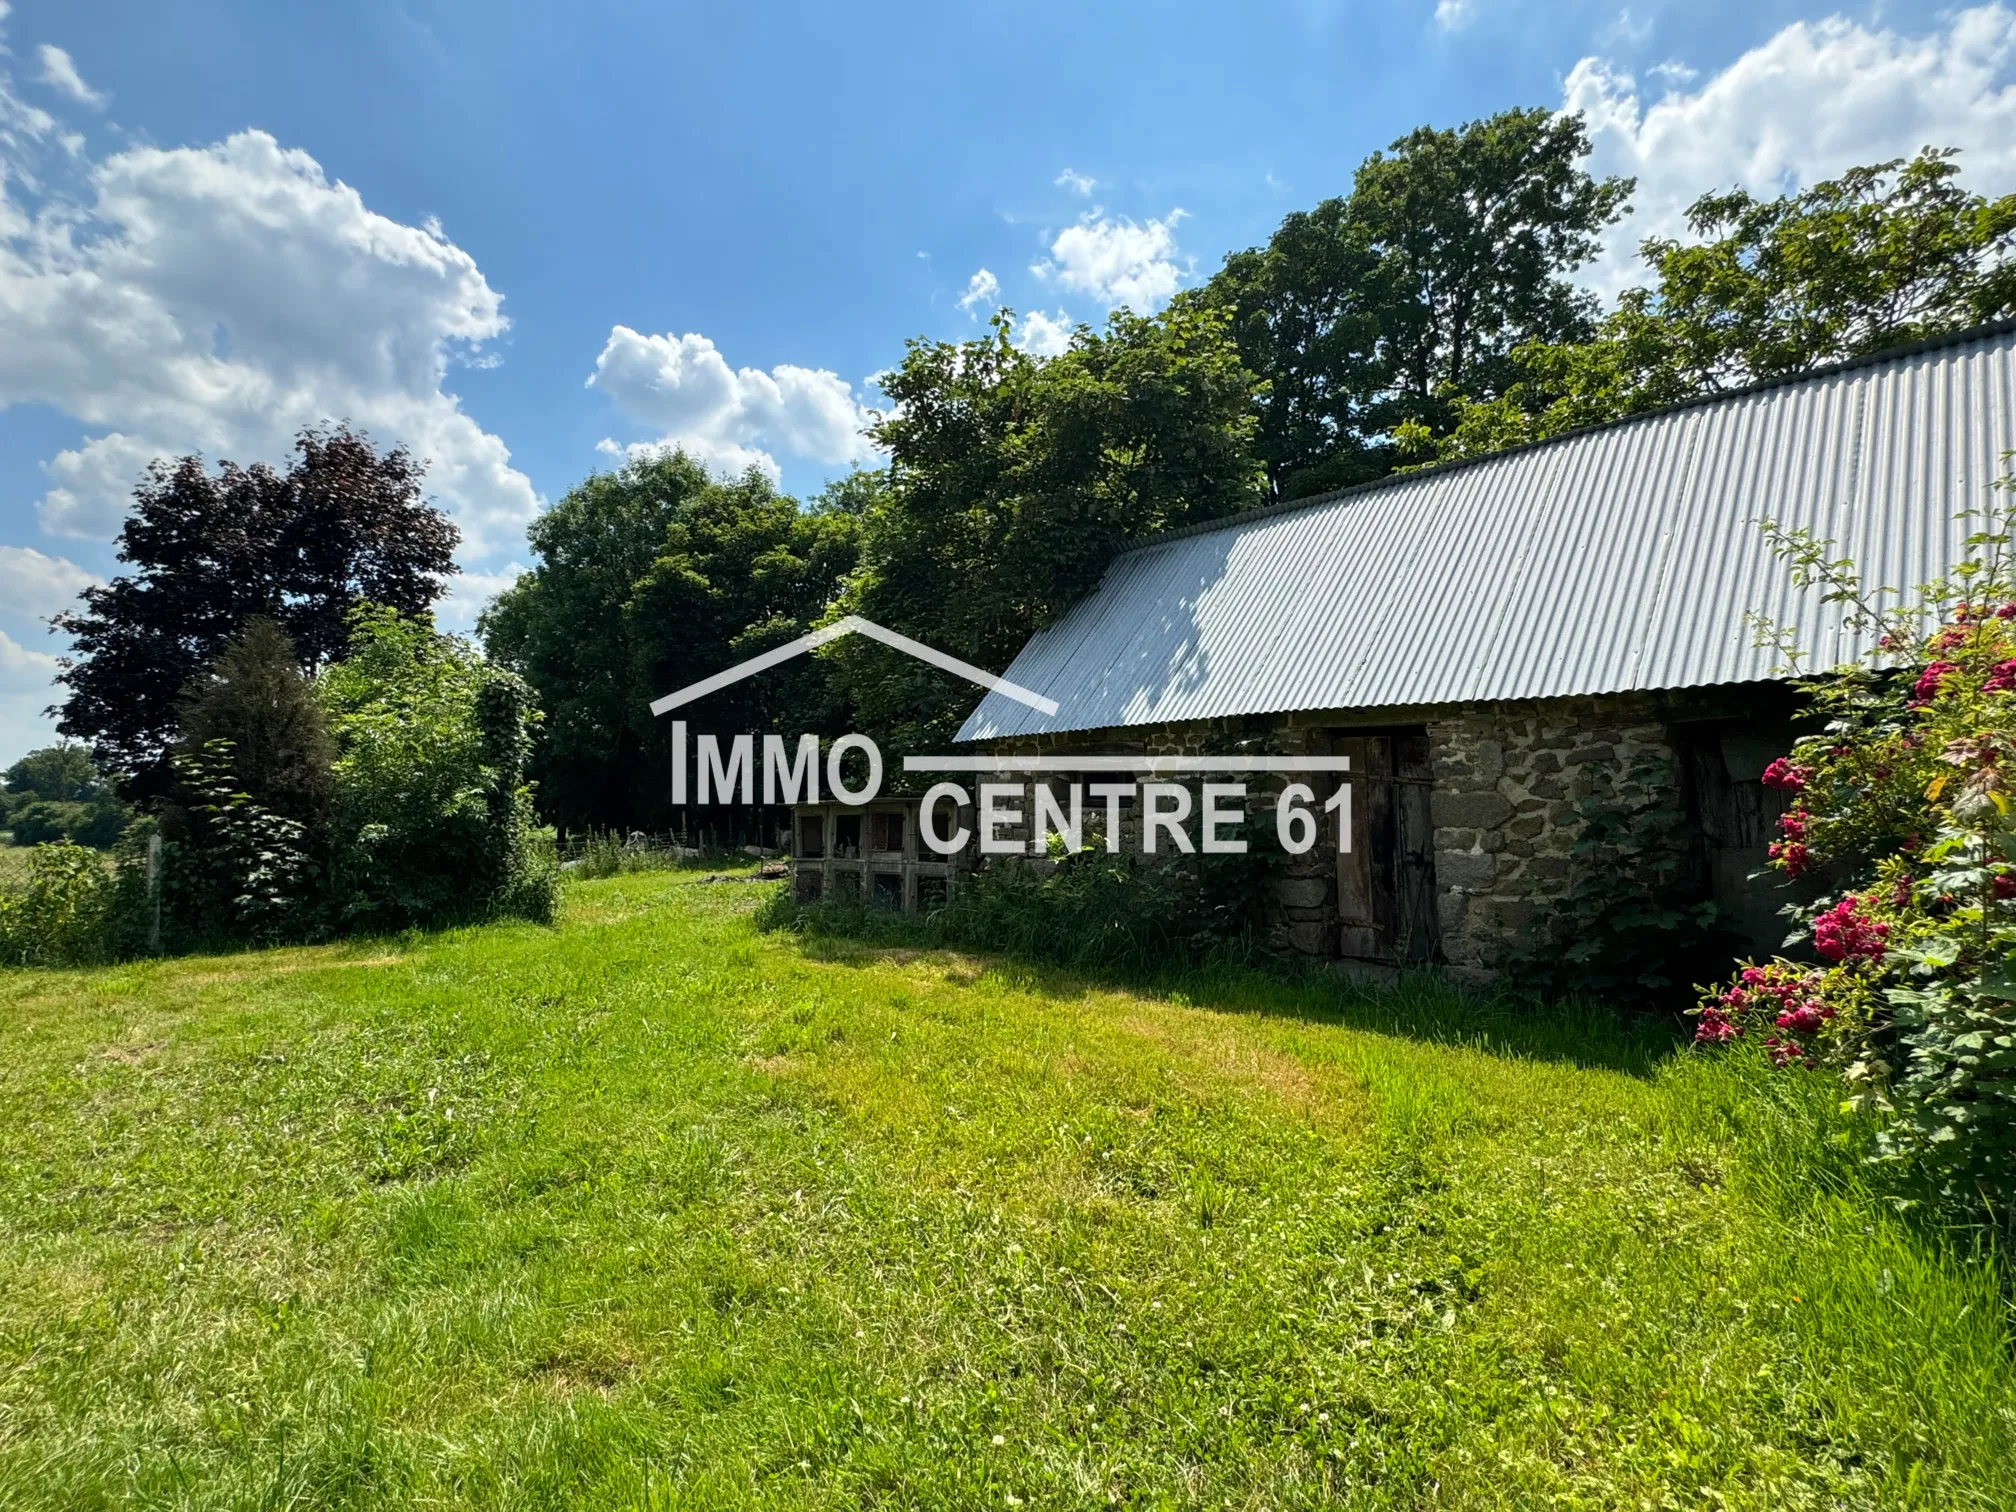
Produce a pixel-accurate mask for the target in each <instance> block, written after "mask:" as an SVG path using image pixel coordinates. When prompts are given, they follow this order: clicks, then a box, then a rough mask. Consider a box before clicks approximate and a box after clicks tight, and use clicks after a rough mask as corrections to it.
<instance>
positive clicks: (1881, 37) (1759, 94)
mask: <svg viewBox="0 0 2016 1512" xmlns="http://www.w3.org/2000/svg"><path fill="white" fill-rule="evenodd" d="M2012 61H2016V12H2012V11H2011V10H2010V9H2008V8H2007V7H2005V6H2003V5H2000V4H1996V5H1987V6H1980V7H1977V8H1975V9H1972V10H1964V11H1958V12H1950V13H1948V14H1947V15H1946V16H1944V17H1943V18H1942V19H1941V20H1940V21H1939V23H1938V24H1937V25H1936V26H1935V28H1934V29H1933V30H1931V31H1930V32H1929V33H1928V34H1926V35H1923V36H1917V37H1912V36H1905V35H1902V34H1900V33H1898V32H1896V31H1892V30H1889V29H1887V28H1871V27H1867V26H1864V25H1862V24H1861V23H1859V22H1855V21H1851V20H1848V19H1846V18H1845V17H1841V16H1831V17H1828V18H1826V19H1825V20H1820V21H1800V22H1795V23H1794V24H1792V25H1790V26H1788V27H1786V28H1785V29H1784V30H1783V31H1781V32H1779V33H1778V34H1777V35H1776V36H1774V37H1772V38H1771V39H1770V40H1768V41H1766V42H1764V43H1763V44H1761V45H1760V46H1757V47H1754V48H1752V49H1751V50H1750V51H1749V52H1746V53H1744V54H1743V55H1742V56H1741V57H1740V58H1738V59H1737V60H1736V61H1735V62H1733V63H1731V64H1730V65H1729V66H1728V67H1727V68H1725V69H1723V70H1721V71H1720V72H1719V73H1716V74H1714V75H1712V76H1710V77H1708V78H1707V79H1706V80H1705V81H1704V82H1703V83H1701V84H1700V86H1699V87H1698V88H1694V89H1691V90H1689V89H1687V88H1685V86H1686V85H1687V84H1689V83H1690V82H1691V81H1692V76H1691V75H1690V74H1688V73H1687V72H1686V71H1685V70H1684V69H1682V68H1680V67H1679V66H1678V65H1674V64H1663V65H1661V66H1660V67H1659V68H1657V69H1654V70H1653V74H1654V75H1655V77H1657V78H1659V79H1660V80H1661V82H1662V83H1665V84H1666V85H1667V86H1668V88H1667V91H1666V93H1664V94H1663V96H1662V97H1661V98H1659V99H1657V100H1656V101H1652V102H1650V103H1648V102H1647V101H1645V100H1644V99H1642V98H1641V97H1640V94H1639V91H1638V87H1637V84H1636V81H1635V80H1634V79H1633V77H1632V76H1631V75H1630V74H1629V73H1628V72H1625V71H1623V70H1621V69H1619V68H1617V67H1616V66H1614V65H1613V64H1610V63H1608V62H1605V61H1603V60H1601V59H1599V58H1594V57H1590V58H1584V59H1582V61H1581V62H1579V63H1577V64H1576V65H1575V67H1574V69H1573V71H1572V72H1571V73H1570V74H1569V75H1568V79H1567V83H1566V86H1565V89H1564V99H1563V101H1562V105H1563V108H1564V109H1566V110H1574V111H1581V112H1583V113H1584V115H1585V116H1586V118H1587V120H1588V123H1589V133H1590V143H1591V153H1590V162H1589V166H1590V168H1591V170H1592V171H1594V172H1596V173H1599V174H1601V173H1624V174H1631V175H1634V176H1635V177H1636V178H1637V180H1638V192H1637V193H1636V194H1635V195H1634V196H1633V204H1634V206H1635V213H1634V214H1632V215H1631V216H1629V217H1628V218H1627V219H1626V220H1625V221H1624V223H1623V224H1622V225H1621V226H1619V227H1616V228H1613V230H1612V233H1611V235H1610V238H1609V241H1608V243H1607V245H1606V247H1605V249H1604V254H1603V256H1602V258H1601V259H1600V260H1599V261H1598V262H1597V263H1596V264H1595V265H1593V267H1592V268H1590V269H1588V270H1585V273H1584V275H1583V276H1584V278H1585V280H1586V281H1587V282H1588V283H1589V284H1590V285H1591V286H1592V287H1594V288H1595V289H1596V290H1597V291H1598V292H1599V293H1602V294H1604V295H1606V296H1607V295H1614V294H1616V293H1617V292H1618V291H1619V290H1620V289H1622V288H1625V287H1627V286H1629V285H1630V284H1632V283H1634V282H1638V281H1641V280H1642V278H1643V273H1642V269H1641V265H1640V263H1639V261H1638V256H1637V247H1638V242H1639V241H1640V240H1641V239H1642V238H1644V237H1646V236H1651V235H1660V236H1671V235H1678V234H1682V233H1683V232H1684V230H1685V224H1686V222H1685V212H1686V208H1687V206H1688V205H1689V204H1691V203H1692V202H1693V201H1694V200H1695V199H1696V198H1698V197H1699V196H1700V195H1702V194H1704V193H1707V192H1708V191H1710V190H1716V189H1727V188H1729V187H1731V186H1741V187H1742V188H1745V189H1748V190H1749V191H1751V192H1752V193H1754V194H1759V195H1776V194H1780V193H1783V192H1785V191H1787V190H1789V189H1793V188H1797V187H1799V186H1801V185H1808V184H1812V183H1815V182H1817V181H1819V180H1821V179H1825V178H1827V177H1829V176H1831V175H1833V174H1836V173H1839V172H1840V171H1841V170H1842V169H1844V168H1848V167H1851V166H1853V165H1855V164H1858V163H1873V162H1881V161H1884V160H1886V159H1888V158H1893V157H1907V156H1909V155H1911V154H1912V153H1914V152H1916V151H1917V150H1918V149H1919V148H1920V147H1922V146H1925V145H1926V144H1928V143H1930V144H1933V145H1937V146H1954V147H1959V148H1961V149H1962V152H1961V157H1960V164H1961V167H1962V169H1963V171H1964V173H1965V176H1966V178H1967V179H1968V180H1969V181H1971V182H1973V183H1976V184H1980V185H2006V184H2007V183H2008V182H2009V180H2010V178H2011V177H2012V176H2016V85H2012V82H2011V64H2012Z"/></svg>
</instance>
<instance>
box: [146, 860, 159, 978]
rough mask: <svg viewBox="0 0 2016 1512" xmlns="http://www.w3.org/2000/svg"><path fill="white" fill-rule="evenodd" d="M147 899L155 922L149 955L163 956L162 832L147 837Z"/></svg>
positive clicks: (150, 933)
mask: <svg viewBox="0 0 2016 1512" xmlns="http://www.w3.org/2000/svg"><path fill="white" fill-rule="evenodd" d="M147 897H148V899H149V901H151V902H152V903H153V905H154V910H153V912H154V917H153V921H152V922H151V923H150V924H149V925H148V927H147V953H148V954H149V955H159V954H161V832H160V831H159V830H156V831H155V832H154V833H153V834H151V835H149V836H148V837H147Z"/></svg>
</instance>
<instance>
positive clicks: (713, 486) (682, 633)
mask: <svg viewBox="0 0 2016 1512" xmlns="http://www.w3.org/2000/svg"><path fill="white" fill-rule="evenodd" d="M875 486H876V485H875V483H874V481H873V477H872V475H857V477H855V478H853V479H848V480H842V482H840V483H838V484H836V485H834V486H833V487H832V488H831V489H829V490H828V491H827V494H826V495H825V496H824V497H822V499H821V500H820V501H818V502H816V503H815V504H814V506H813V507H812V508H811V509H809V510H805V509H800V508H799V506H798V505H797V503H796V502H795V501H794V500H792V499H790V498H788V497H786V496H784V495H782V494H779V493H778V492H777V491H776V490H775V489H774V488H772V487H771V485H770V484H769V482H768V481H767V480H765V479H764V478H763V477H762V476H761V475H760V474H758V473H754V472H751V473H748V474H745V475H744V476H743V477H741V478H740V479H736V480H733V481H728V482H721V481H716V480H714V479H711V478H709V477H708V475H707V473H706V471H705V469H703V468H702V467H701V466H700V464H699V463H697V462H695V461H693V460H692V459H691V458H689V457H687V456H685V455H684V454H683V453H673V454H671V455H669V456H662V457H657V458H653V459H648V460H641V461H636V462H632V463H630V464H629V465H628V466H626V467H624V468H623V469H622V470H620V471H619V472H615V473H606V474H598V475H597V476H595V477H592V478H590V479H589V480H588V481H587V482H585V483H583V484H581V485H580V486H579V487H577V488H574V489H571V490H570V491H569V492H568V493H567V495H566V496H565V497H564V498H562V499H561V500H560V502H559V503H558V504H556V505H555V506H554V507H553V508H552V509H551V510H549V511H548V512H547V513H546V514H545V515H543V516H541V517H540V518H539V520H537V521H536V522H534V524H533V526H532V530H531V542H532V548H533V550H534V551H535V552H536V553H537V554H538V556H539V559H540V560H539V565H538V566H537V567H536V568H535V569H534V570H533V571H531V572H528V573H526V574H525V575H524V576H522V577H521V578H520V579H519V580H518V582H517V584H516V585H515V586H514V587H512V588H510V589H508V590H507V591H506V592H505V593H504V594H502V595H501V596H500V597H499V598H498V599H497V601H496V602H495V603H494V604H492V605H491V607H490V608H489V610H487V611H486V612H485V614H484V616H483V619H482V634H483V637H484V642H485V645H486V647H487V648H488V650H489V652H490V655H491V656H492V657H494V658H495V659H496V660H497V661H499V662H500V663H502V664H503V665H505V666H508V667H511V668H513V669H515V670H516V671H518V672H519V673H521V674H522V675H523V676H524V677H525V679H526V680H527V682H529V683H530V684H531V685H532V687H533V689H534V690H535V692H536V694H537V696H538V698H539V701H540V703H541V704H542V705H543V707H544V708H545V709H546V711H547V721H546V725H545V728H544V730H543V732H542V734H541V738H540V741H539V747H538V751H537V754H536V756H535V759H534V767H533V770H534V772H535V774H536V776H537V777H538V780H539V784H540V802H541V806H542V808H543V809H544V810H545V812H546V813H547V815H548V816H549V817H551V818H553V819H555V820H557V821H559V822H561V823H563V824H567V825H570V826H583V825H590V824H599V825H626V826H627V825H632V824H644V823H652V824H656V823H662V822H664V819H665V806H666V803H667V801H668V797H667V790H666V782H665V773H666V766H665V749H666V748H665V724H664V721H662V720H656V719H654V718H653V717H652V715H651V712H650V709H649V707H648V706H649V703H650V700H651V699H652V698H654V697H656V696H658V695H659V694H662V693H667V692H670V691H671V690H672V689H674V688H677V687H682V686H684V685H685V684H688V683H691V682H696V681H698V680H699V679H700V678H702V677H705V676H707V675H708V674H709V673H710V672H718V671H720V670H721V669H722V668H724V667H727V666H729V665H731V664H733V663H734V662H736V661H740V660H742V659H744V658H746V657H750V656H754V655H756V654H757V653H759V652H761V651H764V650H767V649H769V648H770V647H772V646H775V645H778V644H780V643H782V642H784V641H787V640H790V639H792V638H793V637H795V636H798V635H802V634H804V633H805V631H806V630H808V629H810V628H811V627H812V625H813V624H814V623H815V622H816V621H817V619H818V617H819V615H820V614H821V613H822V611H824V609H825V608H826V606H827V604H828V603H829V601H830V600H831V599H832V598H833V597H834V595H835V594H836V593H837V592H838V591H839V587H840V583H841V580H842V579H843V578H844V577H845V575H846V574H847V573H848V572H849V571H851V570H852V568H853V566H854V562H855V551H856V546H855V540H856V536H857V533H858V528H859V527H858V520H859V516H860V514H861V512H862V510H863V509H864V508H866V507H867V501H868V500H869V499H872V496H873V494H874V492H875ZM689 717H698V718H701V719H703V720H704V722H705V724H706V726H707V728H709V729H711V730H714V731H717V732H723V733H726V732H733V731H737V730H743V729H753V728H762V729H766V730H793V729H796V730H816V729H823V728H826V727H828V726H833V725H834V724H835V721H836V718H837V713H836V707H835V702H834V699H833V696H832V695H831V694H830V692H829V691H828V689H827V688H826V686H825V683H824V680H823V679H822V677H821V675H820V673H819V669H818V668H817V667H816V666H815V665H813V664H811V663H798V664H791V665H787V666H784V667H780V668H777V669H776V670H774V671H772V672H770V673H767V674H765V675H764V677H762V678H760V679H757V680H755V681H752V682H749V683H745V684H737V685H736V686H735V687H734V688H732V689H726V690H723V691H722V692H720V693H718V694H714V695H712V696H711V697H710V698H709V699H708V700H707V701H706V703H705V704H704V705H699V706H696V708H695V710H694V711H693V713H692V715H691V716H689Z"/></svg>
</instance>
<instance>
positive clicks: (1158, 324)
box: [828, 302, 1265, 744]
mask: <svg viewBox="0 0 2016 1512" xmlns="http://www.w3.org/2000/svg"><path fill="white" fill-rule="evenodd" d="M1011 319H1012V317H1011V316H1010V315H1009V314H1008V313H1007V312H1003V313H1002V314H1001V315H999V316H997V317H996V319H995V322H994V328H993V330H992V332H991V333H990V334H989V335H988V336H986V337H983V338H981V339H979V340H976V341H969V342H964V343H960V344H957V345H954V344H949V343H945V342H929V341H921V340H920V341H913V342H912V343H911V344H910V347H909V349H908V351H907V353H906V355H905V357H904V360H903V362H902V364H901V366H899V367H898V368H897V369H896V371H895V372H894V373H892V374H891V375H890V376H889V377H888V378H886V379H885V380H884V381H883V388H884V390H885V392H886V393H887V394H888V396H889V397H890V399H892V400H893V401H895V404H894V407H893V409H892V410H891V411H890V413H889V416H888V418H887V419H885V420H884V421H883V422H882V423H881V424H880V425H879V426H878V427H877V429H876V432H875V436H876V439H877V440H878V441H879V442H880V444H881V445H882V446H883V447H885V448H886V449H887V450H888V452H889V456H890V461H889V480H888V487H887V491H886V494H885V495H884V497H883V498H882V499H880V500H879V501H878V502H876V503H875V504H874V505H873V507H871V508H870V509H869V511H868V513H867V514H866V516H865V517H864V527H863V535H862V550H863V559H862V566H861V570H860V572H859V573H858V574H857V575H856V577H855V579H854V581H853V583H852V585H851V587H850V591H849V595H848V598H847V601H846V607H848V608H850V609H852V610H854V611H856V612H858V613H860V614H862V615H865V616H866V617H867V618H869V619H872V620H875V621H877V622H879V623H881V624H885V625H888V626H890V627H891V628H894V629H898V630H901V631H903V632H904V633H906V634H910V635H913V636H915V637H917V638H918V639H920V640H923V641H926V642H928V643H929V644H931V645H933V646H937V647H939V648H940V649H942V650H946V651H950V652H952V653H953V654H955V655H957V656H960V657H963V658H965V659H967V660H969V661H972V662H975V663H977V664H979V665H981V666H985V667H993V668H996V669H998V668H1001V667H1005V666H1006V665H1007V664H1008V662H1009V661H1011V660H1012V659H1013V658H1014V655H1015V653H1016V652H1017V651H1018V650H1020V649H1021V646H1022V643H1023V642H1024V641H1025V640H1026V639H1027V638H1028V636H1029V633H1030V632H1031V631H1032V630H1035V629H1038V628H1040V627H1042V626H1044V625H1047V624H1049V623H1051V622H1052V621H1053V620H1055V619H1056V618H1057V617H1058V616H1059V615H1061V614H1062V613H1063V612H1064V610H1065V609H1067V608H1068V607H1069V606H1070V605H1071V603H1072V602H1073V601H1074V600H1075V599H1077V598H1078V597H1079V596H1080V595H1082V594H1083V593H1085V592H1086V591H1087V590H1089V589H1090V588H1091V587H1092V586H1093V585H1094V584H1096V583H1097V582H1098V580H1099V577H1100V574H1101V573H1103V572H1104V571H1105V569H1106V564H1107V562H1108V561H1109V560H1110V559H1111V557H1112V555H1113V553H1114V552H1115V551H1116V550H1118V549H1119V548H1121V547H1123V546H1125V545H1127V544H1128V543H1130V542H1132V541H1135V540H1138V539H1140V538H1141V537H1142V536H1144V535H1148V534H1150V533H1152V532H1154V531H1157V530H1163V529H1167V528H1170V527H1173V526H1177V525H1183V524H1188V523H1190V522H1192V521H1195V520H1204V519H1212V518H1215V517H1217V516H1220V515H1227V514H1232V513H1234V512H1236V511H1238V510H1241V509H1245V508H1248V507H1250V506H1252V505H1254V504H1257V503H1259V502H1261V501H1262V499H1263V498H1264V497H1265V492H1264V484H1263V479H1262V475H1261V470H1260V466H1259V463H1258V461H1257V460H1256V458H1255V456H1254V452H1253V437H1254V425H1255V420H1254V413H1253V401H1254V393H1255V380H1254V378H1253V375H1252V374H1251V373H1250V372H1249V371H1248V370H1247V369H1246V367H1245V366H1244V364H1243V363H1241V361H1240V359H1239V353H1238V350H1237V348H1236V347H1235V346H1234V344H1233V342H1232V339H1231V335H1230V332H1229V329H1228V324H1229V322H1228V317H1227V315H1226V313H1225V312H1223V311H1222V310H1216V309H1212V308H1208V307H1205V306H1202V305H1199V304H1196V303H1190V302H1185V303H1181V304H1178V305H1176V306H1174V307H1172V308H1171V309H1170V310H1168V311H1166V312H1165V313H1164V314H1163V315H1161V316H1158V317H1155V318H1153V319H1145V318H1142V317H1140V316H1136V315H1132V314H1129V313H1127V312H1125V311H1121V312H1119V313H1117V314H1115V315H1114V316H1113V317H1112V319H1111V321H1110V322H1109V324H1108V326H1107V328H1106V330H1105V331H1104V332H1103V333H1095V332H1093V331H1091V330H1088V329H1082V328H1081V329H1080V330H1079V332H1078V333H1077V335H1076V336H1075V337H1074V338H1073V339H1072V342H1071V346H1070V348H1069V350H1067V351H1066V352H1064V353H1063V354H1062V355H1060V356H1057V357H1054V358H1050V359H1048V360H1043V359H1038V358H1035V357H1032V356H1030V355H1029V354H1028V353H1026V352H1023V351H1021V350H1019V349H1017V348H1016V347H1015V346H1014V345H1013V344H1012V343H1011V342H1010V341H1009V339H1008V338H1009V330H1010V320H1011ZM828 660H829V662H830V663H832V664H834V665H836V666H837V667H839V668H840V669H841V681H842V682H843V683H844V684H845V685H846V686H847V688H848V691H849V693H850V696H851V697H852V699H853V701H854V702H855V705H856V712H857V718H859V719H860V720H861V721H862V722H863V723H864V725H865V726H866V727H867V728H870V729H873V730H876V731H877V732H879V733H882V734H884V735H887V736H889V737H890V738H892V739H894V740H896V741H898V742H899V743H905V744H915V743H918V742H921V741H925V740H933V739H942V738H944V736H945V735H947V734H949V733H950V730H951V729H952V728H954V727H956V725H957V723H958V719H959V717H960V716H961V715H962V714H963V713H964V712H965V710H966V709H967V708H969V707H970V706H971V702H972V689H971V687H970V685H967V684H964V683H958V682H955V681H950V680H948V679H947V678H946V677H945V676H944V675H943V674H940V673H937V672H934V671H931V670H930V669H928V668H924V667H921V666H918V665H917V664H915V663H912V662H909V661H908V660H907V659H903V658H900V657H897V656H895V655H894V654H893V653H889V652H887V650H886V648H882V647H876V646H869V645H855V644H852V643H849V642H840V643H837V644H836V646H835V647H834V649H833V652H832V655H831V656H830V657H829V658H828Z"/></svg>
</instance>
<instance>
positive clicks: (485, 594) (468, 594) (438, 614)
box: [434, 561, 530, 635]
mask: <svg viewBox="0 0 2016 1512" xmlns="http://www.w3.org/2000/svg"><path fill="white" fill-rule="evenodd" d="M529 570H530V569H529V568H527V567H526V565H525V564H524V563H523V562H516V561H514V562H510V563H507V564H506V565H505V566H503V567H501V568H499V569H498V570H497V571H495V572H461V573H457V574H456V575H455V576H454V577H452V578H450V579H448V591H447V593H445V594H443V595H442V597H441V599H440V601H439V602H438V603H436V604H435V605H434V621H435V623H436V624H438V625H440V626H441V628H442V629H444V630H453V631H454V632H455V633H456V634H458V635H467V634H469V633H470V632H471V631H473V630H474V629H475V628H476V616H477V615H479V614H481V613H482V612H483V611H484V609H485V608H487V607H488V606H489V603H490V600H492V599H494V598H495V597H497V595H498V594H500V593H502V592H503V591H504V590H505V589H506V588H509V587H511V586H512V585H513V584H514V583H516V582H517V581H518V575H519V574H520V573H521V572H526V571H529Z"/></svg>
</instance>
